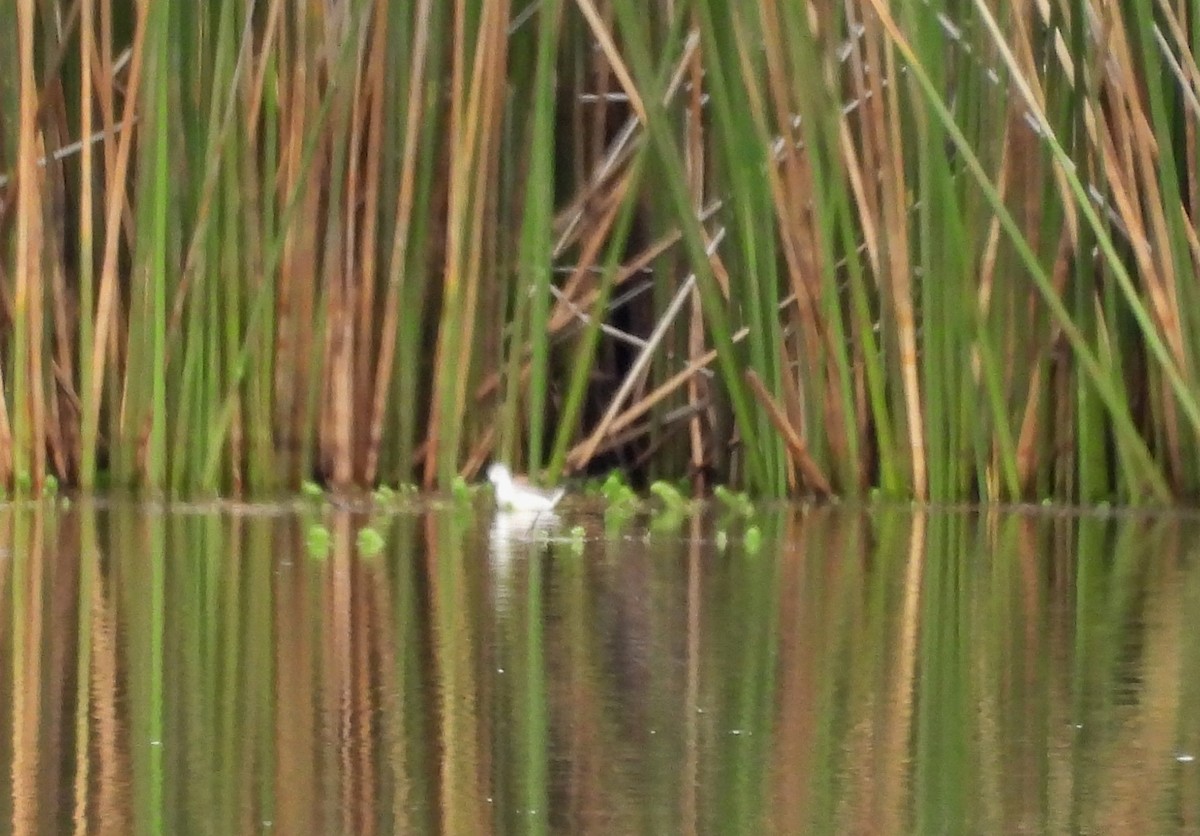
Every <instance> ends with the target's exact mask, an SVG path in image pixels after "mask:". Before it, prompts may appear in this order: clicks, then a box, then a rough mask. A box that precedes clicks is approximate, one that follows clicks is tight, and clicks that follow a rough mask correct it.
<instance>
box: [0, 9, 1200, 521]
mask: <svg viewBox="0 0 1200 836" xmlns="http://www.w3.org/2000/svg"><path fill="white" fill-rule="evenodd" d="M0 31H2V32H3V33H4V34H0V271H2V272H0V317H2V322H3V328H2V330H0V375H2V378H0V387H2V393H0V394H2V397H0V484H2V485H3V486H4V488H5V489H6V490H7V491H16V492H19V493H28V492H38V491H41V490H42V489H43V488H44V487H46V486H47V484H48V483H49V481H50V480H51V479H52V478H53V479H55V480H57V481H59V482H62V483H66V484H71V485H76V486H79V487H81V488H83V489H86V490H92V489H98V488H104V487H136V488H139V489H144V490H146V491H149V492H153V493H160V492H165V493H171V494H176V495H186V494H199V493H236V494H243V495H245V494H251V495H255V494H263V493H267V492H271V491H277V490H286V489H291V488H295V487H296V486H297V485H298V484H299V483H300V482H301V481H302V480H306V479H313V478H315V479H320V480H323V481H325V482H327V483H328V484H330V485H331V486H333V487H336V488H349V487H353V486H359V485H373V484H377V483H392V484H395V483H413V482H424V484H425V485H427V486H430V487H441V488H446V487H448V486H449V484H450V482H451V480H452V479H453V478H454V476H455V475H458V474H464V473H466V474H474V473H476V472H477V471H478V469H479V468H480V466H481V465H482V464H483V463H484V462H486V461H488V460H489V459H492V458H502V459H504V460H505V461H508V462H510V463H512V464H514V465H515V466H517V467H518V468H519V469H524V468H523V467H521V466H527V467H532V468H534V469H536V470H539V471H541V470H544V471H545V473H544V475H545V477H546V478H548V479H551V480H555V479H557V478H559V477H560V476H561V475H562V474H563V473H564V472H565V471H571V472H587V471H589V470H591V471H597V470H601V469H606V468H611V467H621V468H624V469H626V470H630V471H633V472H635V473H636V474H637V475H639V476H640V477H642V478H644V479H646V480H647V481H649V480H652V479H658V478H679V477H683V476H687V477H690V478H692V479H693V480H694V482H695V483H696V486H697V487H698V488H703V487H705V486H708V485H711V484H712V483H713V482H734V483H738V484H740V485H742V486H744V487H747V488H749V489H750V490H752V491H755V492H757V493H759V494H762V495H765V496H784V495H801V496H802V495H826V494H831V493H832V494H837V495H843V496H851V497H854V496H866V495H870V494H881V495H883V496H887V497H893V498H914V499H920V500H929V501H935V502H945V501H961V500H984V501H993V500H994V501H1011V500H1062V501H1083V502H1097V501H1121V502H1139V501H1146V500H1155V501H1166V500H1169V499H1173V498H1187V497H1192V496H1195V495H1196V494H1197V493H1198V490H1200V386H1198V385H1197V380H1196V375H1197V359H1198V352H1200V298H1198V297H1200V285H1198V283H1197V278H1196V277H1197V276H1198V275H1200V269H1198V267H1200V235H1198V234H1197V228H1196V224H1195V223H1194V222H1193V221H1192V218H1193V217H1194V216H1195V215H1196V213H1197V211H1200V172H1198V171H1197V166H1196V164H1195V162H1194V161H1195V160H1196V159H1197V126H1198V125H1200V68H1198V67H1197V63H1196V58H1195V55H1196V54H1197V51H1198V50H1200V18H1198V17H1197V16H1196V15H1195V14H1194V13H1193V12H1191V11H1190V7H1189V6H1188V5H1187V4H1183V3H1178V2H1174V1H1173V0H1155V2H1152V3H1120V2H1115V0H1091V2H1085V0H1059V2H1053V3H1044V4H1009V3H999V2H994V0H971V2H950V0H931V2H924V3H889V2H885V0H846V2H844V3H838V4H825V3H823V4H816V5H813V4H811V3H802V2H799V0H749V2H738V3H729V2H718V1H717V0H696V2H693V3H691V4H680V3H669V2H650V3H645V2H634V0H546V2H542V3H537V4H532V5H525V4H515V3H511V2H508V0H456V1H455V2H453V3H437V2H432V0H418V2H416V3H412V4H394V3H386V2H383V0H352V2H349V3H342V4H320V3H315V4H314V3H304V4H285V3H282V2H279V0H267V1H266V2H260V3H249V2H245V0H218V2H213V3H208V4H201V5H196V4H186V3H178V2H171V0H163V2H155V3H146V2H142V3H133V2H118V1H117V0H77V2H66V1H65V0H62V2H45V3H40V4H35V3H33V2H32V0H17V2H15V3H12V4H9V5H7V6H6V7H4V9H3V10H0ZM81 138H84V139H82V140H81Z"/></svg>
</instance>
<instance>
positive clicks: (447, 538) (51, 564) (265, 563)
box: [0, 503, 1200, 833]
mask: <svg viewBox="0 0 1200 836" xmlns="http://www.w3.org/2000/svg"><path fill="white" fill-rule="evenodd" d="M327 513H328V514H329V515H330V517H329V518H328V519H327V520H326V522H327V523H328V524H329V527H330V530H331V531H332V532H333V535H332V545H331V551H330V554H329V555H328V556H327V557H325V558H312V557H309V556H308V554H307V553H306V550H305V548H304V544H303V539H304V536H303V532H304V523H302V522H301V521H300V520H299V519H298V518H297V517H295V516H291V515H288V514H278V515H240V514H224V513H212V514H186V515H183V514H179V515H170V514H163V513H161V509H149V510H147V509H146V508H138V507H136V506H130V505H119V504H118V505H114V506H110V507H109V508H108V509H107V510H104V509H99V508H97V507H96V506H95V505H93V504H91V503H82V504H80V505H77V506H75V509H74V510H71V511H69V512H64V511H61V510H55V509H51V508H49V507H48V506H47V505H46V504H45V503H43V504H40V505H38V506H32V505H30V506H26V507H8V508H5V509H3V511H2V513H0V612H4V613H5V614H6V615H5V616H4V618H3V619H2V620H0V651H2V652H3V653H4V654H6V655H5V660H6V663H5V664H4V665H3V666H0V689H2V693H3V694H4V695H5V699H4V700H3V701H2V707H0V730H3V736H2V738H0V740H2V741H3V744H2V745H0V774H2V775H4V776H5V777H6V780H8V781H10V782H11V786H9V787H8V790H9V791H8V792H4V793H0V815H2V816H3V819H2V820H3V821H4V822H5V823H6V824H7V825H9V826H10V829H12V830H14V831H17V832H20V831H21V830H24V831H25V832H44V831H54V830H59V829H62V826H63V824H64V823H66V821H67V820H66V818H65V817H64V812H62V811H60V807H61V806H62V800H64V799H68V798H71V797H72V796H73V797H74V800H73V803H72V804H71V807H73V810H74V819H73V820H72V821H71V824H73V825H74V827H75V829H76V830H77V832H107V833H126V832H133V831H136V830H138V829H141V828H142V827H143V826H144V825H145V829H152V828H150V827H149V826H148V825H149V824H150V823H159V824H161V827H160V828H159V829H163V830H169V831H171V832H197V831H204V830H212V829H219V830H220V831H221V832H243V831H250V830H255V829H261V825H262V824H263V823H264V822H270V826H271V827H272V829H274V830H276V831H280V832H282V831H283V830H285V829H286V830H288V831H289V832H332V831H354V832H371V831H372V830H377V831H378V832H381V833H382V832H401V831H406V832H407V831H419V832H427V831H429V830H431V829H439V828H440V829H443V830H446V831H447V832H488V831H499V830H515V829H529V828H527V827H522V825H528V824H530V823H531V822H532V823H533V824H539V823H542V822H546V823H548V824H549V825H552V827H551V828H550V829H554V828H555V827H561V828H565V829H568V830H571V831H572V832H614V831H616V832H639V831H642V830H646V829H648V828H649V826H650V825H654V828H652V829H654V830H655V831H656V832H659V831H667V832H687V831H688V830H689V829H690V830H697V831H734V832H743V831H755V832H760V831H763V830H766V831H772V830H773V831H775V832H797V831H803V830H814V831H832V832H856V831H871V830H880V829H883V830H886V831H887V832H893V831H908V830H918V831H924V830H929V829H938V828H937V827H936V826H935V825H936V824H937V823H938V822H941V821H944V820H947V817H949V818H950V819H952V820H953V821H954V823H955V824H957V825H959V827H958V828H956V829H964V830H968V831H971V832H1014V831H1018V830H1022V829H1028V827H1027V826H1028V825H1029V823H1030V822H1043V823H1046V824H1048V825H1060V824H1061V825H1064V826H1065V825H1068V824H1070V823H1071V822H1074V823H1075V824H1076V825H1077V829H1078V828H1083V829H1090V830H1101V831H1114V830H1117V831H1121V832H1157V831H1159V830H1162V829H1164V825H1165V823H1171V824H1172V825H1174V824H1177V823H1178V822H1179V821H1183V822H1185V823H1187V822H1193V823H1194V822H1195V820H1196V812H1195V811H1196V797H1195V791H1194V789H1193V782H1192V781H1191V780H1190V777H1191V772H1190V770H1189V769H1188V764H1187V763H1186V760H1185V759H1186V756H1188V755H1194V753H1195V751H1196V749H1197V746H1198V745H1200V741H1198V738H1197V728H1196V723H1195V721H1194V720H1192V719H1191V718H1193V717H1195V716H1196V710H1197V706H1196V702H1197V699H1200V692H1198V691H1197V689H1196V687H1195V686H1194V684H1193V680H1194V677H1190V676H1188V671H1189V669H1190V668H1189V665H1190V664H1191V663H1193V662H1194V660H1195V657H1196V646H1195V645H1196V642H1195V641H1194V640H1192V639H1191V638H1190V637H1191V635H1192V632H1191V631H1188V630H1187V629H1185V625H1186V623H1187V622H1186V619H1187V615H1188V612H1190V609H1189V607H1191V605H1192V603H1193V600H1194V599H1195V597H1196V590H1197V588H1198V587H1197V580H1196V578H1197V577H1200V569H1198V568H1197V563H1196V561H1194V560H1191V559H1180V555H1181V554H1184V555H1187V556H1188V557H1189V558H1190V554H1189V550H1190V546H1189V544H1190V543H1192V542H1193V541H1194V540H1195V536H1194V535H1195V525H1194V521H1181V520H1178V519H1170V518H1164V519H1150V518H1129V519H1124V520H1118V519H1116V518H1114V517H1105V518H1101V517H1065V516H1060V515H1051V514H1034V515H1009V514H1000V513H990V512H989V513H988V514H975V513H958V512H954V513H921V514H913V513H910V512H909V511H908V510H907V509H906V508H902V507H895V508H892V509H875V510H871V511H869V512H862V513H859V512H850V513H847V512H845V511H841V510H838V509H833V508H817V509H786V510H779V511H763V512H760V516H759V517H758V523H759V524H760V525H761V526H762V528H763V530H764V531H765V532H767V535H766V539H765V543H764V546H763V549H762V551H761V552H759V553H758V554H756V555H750V554H748V553H747V552H745V550H744V549H742V548H740V547H739V546H738V545H737V543H738V542H739V541H738V540H737V539H736V538H735V539H734V541H733V542H731V543H730V545H729V547H728V549H727V550H726V551H725V552H724V553H721V554H718V553H717V552H716V551H715V548H714V546H713V544H712V540H711V531H710V525H709V521H707V520H702V519H699V518H696V517H692V518H689V523H690V525H691V526H692V527H691V529H690V531H689V540H688V542H686V543H685V542H683V541H681V540H679V539H677V538H675V537H674V536H663V535H659V534H655V533H651V534H650V535H649V537H648V540H645V541H644V540H643V539H642V538H640V537H614V538H607V539H606V538H603V537H600V536H599V534H598V532H596V533H595V538H594V539H588V540H587V542H586V545H585V549H584V552H583V554H582V555H580V554H575V553H574V552H572V551H571V550H570V549H569V548H568V544H567V543H566V542H565V541H562V542H560V541H558V540H551V539H547V538H538V537H526V538H518V537H514V538H513V540H512V542H511V543H510V553H509V560H510V561H511V562H510V565H508V566H507V567H505V568H504V570H503V571H504V572H505V573H507V574H506V575H505V576H503V577H501V576H500V575H499V572H500V569H499V567H495V566H489V564H488V562H487V561H486V560H484V559H482V558H483V555H482V554H481V552H482V551H483V550H485V549H487V548H489V536H490V535H489V532H488V531H487V530H486V529H485V527H484V526H482V525H477V524H475V523H473V522H472V521H471V520H470V519H469V518H467V517H464V516H463V515H462V514H461V513H459V512H457V511H454V510H445V511H441V512H429V513H428V514H422V515H412V516H408V517H406V518H402V519H398V520H396V521H395V524H394V525H393V526H392V527H391V528H390V529H389V531H388V537H387V543H388V546H387V547H386V550H385V553H384V554H383V555H380V556H377V557H374V558H371V559H360V558H358V557H356V556H355V553H354V545H353V543H354V537H353V531H354V530H355V529H356V528H358V527H359V521H358V520H357V519H355V516H354V514H353V513H351V512H348V511H345V510H341V509H338V510H329V511H328V512H327ZM597 525H598V524H597ZM81 557H82V562H81ZM498 583H502V584H505V585H506V590H505V595H506V596H507V597H506V598H505V600H504V602H503V605H500V604H498V603H497V602H496V598H497V595H496V593H495V592H494V591H490V590H489V589H488V588H487V587H488V586H489V585H495V584H498ZM10 657H11V658H10ZM5 671H7V672H11V673H4V672H5ZM1188 706H1191V708H1189V707H1188ZM1176 758H1178V759H1179V762H1178V763H1177V762H1176V760H1175V759H1176ZM1043 829H1046V828H1043ZM1051 829H1062V828H1061V827H1057V828H1051ZM1166 829H1170V828H1169V827H1167V828H1166Z"/></svg>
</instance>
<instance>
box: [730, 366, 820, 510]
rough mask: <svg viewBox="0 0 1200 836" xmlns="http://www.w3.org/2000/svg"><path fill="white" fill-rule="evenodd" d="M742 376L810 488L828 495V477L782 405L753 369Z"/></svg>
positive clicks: (747, 370)
mask: <svg viewBox="0 0 1200 836" xmlns="http://www.w3.org/2000/svg"><path fill="white" fill-rule="evenodd" d="M744 377H745V378H746V383H747V384H749V386H750V391H751V393H753V395H754V397H755V399H756V400H757V401H758V402H759V404H760V405H761V406H762V407H763V409H764V410H765V411H766V413H767V417H768V418H769V419H770V420H771V423H772V424H773V425H774V427H775V429H776V430H777V431H778V432H779V434H780V435H781V436H783V440H784V441H785V442H786V443H787V447H788V450H790V451H791V453H792V460H793V462H795V464H796V466H797V467H799V468H800V473H801V474H802V475H803V476H804V481H805V483H806V484H807V485H808V487H810V488H811V489H812V490H814V491H816V492H817V493H819V494H821V495H823V496H828V495H829V494H831V493H832V492H833V489H832V488H831V487H830V485H829V479H828V478H827V477H826V476H825V474H824V473H823V472H822V470H821V467H820V465H818V464H817V463H816V462H815V461H813V458H812V456H811V455H809V452H808V445H807V444H805V443H804V439H802V438H801V437H800V434H799V433H797V432H796V428H795V427H793V426H792V425H791V422H789V421H788V417H787V413H786V412H785V411H784V409H783V407H782V406H780V405H779V403H778V402H777V401H776V400H775V399H774V398H773V397H772V396H771V393H770V392H769V391H768V390H767V386H766V384H765V383H763V381H762V378H761V377H759V376H758V373H757V372H755V371H754V369H746V371H745V374H744Z"/></svg>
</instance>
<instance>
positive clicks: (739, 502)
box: [713, 485, 754, 517]
mask: <svg viewBox="0 0 1200 836" xmlns="http://www.w3.org/2000/svg"><path fill="white" fill-rule="evenodd" d="M713 496H715V497H716V498H717V500H718V501H719V502H720V503H721V504H722V505H724V506H725V508H726V510H728V511H729V512H731V513H733V514H736V515H737V516H739V517H752V516H754V503H753V502H751V501H750V497H748V496H746V494H745V493H743V492H741V491H731V490H729V489H728V488H726V487H725V486H724V485H717V486H716V487H715V488H713Z"/></svg>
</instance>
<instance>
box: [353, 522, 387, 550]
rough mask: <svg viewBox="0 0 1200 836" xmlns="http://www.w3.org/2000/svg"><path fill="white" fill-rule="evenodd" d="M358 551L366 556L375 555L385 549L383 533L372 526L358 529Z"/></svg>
mask: <svg viewBox="0 0 1200 836" xmlns="http://www.w3.org/2000/svg"><path fill="white" fill-rule="evenodd" d="M357 542H358V551H359V553H360V554H361V555H363V556H364V557H374V556H375V555H377V554H379V553H380V552H381V551H383V543H384V540H383V535H382V534H380V533H379V532H378V531H377V530H375V529H374V528H372V527H370V526H366V527H364V528H361V529H359V531H358V537H357Z"/></svg>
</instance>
